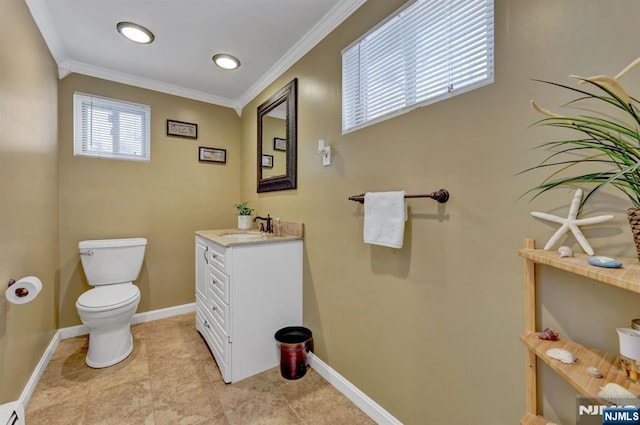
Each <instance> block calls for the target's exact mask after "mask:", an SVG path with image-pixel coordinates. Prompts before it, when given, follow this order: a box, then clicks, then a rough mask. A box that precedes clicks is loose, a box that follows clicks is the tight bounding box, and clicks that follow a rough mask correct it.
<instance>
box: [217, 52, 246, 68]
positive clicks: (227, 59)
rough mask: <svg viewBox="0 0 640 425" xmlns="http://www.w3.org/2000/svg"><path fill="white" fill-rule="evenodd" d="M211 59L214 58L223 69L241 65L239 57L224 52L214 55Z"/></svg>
mask: <svg viewBox="0 0 640 425" xmlns="http://www.w3.org/2000/svg"><path fill="white" fill-rule="evenodd" d="M211 59H213V63H215V64H216V65H218V66H219V67H220V68H223V69H236V68H237V67H239V66H240V61H239V60H238V58H236V57H234V56H231V55H227V54H224V53H219V54H217V55H213V57H212V58H211Z"/></svg>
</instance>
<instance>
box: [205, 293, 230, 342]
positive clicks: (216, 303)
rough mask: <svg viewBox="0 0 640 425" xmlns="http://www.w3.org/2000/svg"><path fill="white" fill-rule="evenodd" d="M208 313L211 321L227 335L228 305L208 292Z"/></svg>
mask: <svg viewBox="0 0 640 425" xmlns="http://www.w3.org/2000/svg"><path fill="white" fill-rule="evenodd" d="M208 301H209V305H208V306H207V307H208V308H209V313H210V314H211V317H212V318H213V320H214V321H215V322H216V323H217V324H218V325H219V326H220V327H221V328H222V330H224V331H225V333H227V334H229V305H228V304H225V303H224V302H223V301H222V300H221V299H220V298H219V297H218V296H217V295H216V294H215V292H209V298H208Z"/></svg>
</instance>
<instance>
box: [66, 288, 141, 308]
mask: <svg viewBox="0 0 640 425" xmlns="http://www.w3.org/2000/svg"><path fill="white" fill-rule="evenodd" d="M139 298H140V290H139V289H138V287H137V286H135V285H134V284H133V283H120V284H115V285H103V286H98V287H95V288H93V289H90V290H88V291H87V292H85V293H84V294H82V295H80V297H79V298H78V301H77V302H76V306H77V307H78V308H81V309H83V310H85V311H95V312H98V311H106V310H114V309H117V308H119V307H122V306H125V305H127V304H131V303H132V302H134V301H135V300H136V299H139Z"/></svg>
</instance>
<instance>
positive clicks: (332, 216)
mask: <svg viewBox="0 0 640 425" xmlns="http://www.w3.org/2000/svg"><path fill="white" fill-rule="evenodd" d="M402 3H403V1H400V0H394V1H391V0H369V1H368V2H367V3H366V4H365V5H364V6H362V8H361V9H360V10H358V11H357V12H356V13H355V14H354V15H353V16H352V17H350V18H349V19H348V20H347V21H346V22H345V23H344V24H343V25H341V26H340V27H338V28H337V29H336V30H335V31H334V32H333V33H331V34H330V35H329V36H327V37H326V39H325V40H324V41H323V42H322V43H321V44H319V45H318V46H316V48H314V49H313V50H312V51H311V52H310V53H309V54H307V55H306V56H305V57H304V58H303V59H301V60H300V61H299V62H298V63H297V64H296V65H294V66H293V67H292V69H290V70H289V71H288V72H286V73H285V75H283V76H282V77H281V78H279V79H278V80H277V81H276V82H275V83H274V84H273V85H272V86H271V87H269V88H268V89H267V90H265V91H264V92H263V93H262V94H260V95H259V96H258V97H257V98H256V99H254V100H253V101H252V102H251V103H250V104H249V105H248V106H247V107H246V108H245V109H244V111H243V116H242V122H243V149H244V152H245V154H244V156H243V169H244V170H245V171H244V172H243V199H248V200H250V201H251V203H252V205H253V206H254V207H255V208H257V213H260V214H262V215H263V214H265V213H271V215H272V216H278V217H282V219H283V220H300V221H303V222H304V223H305V257H304V261H305V263H304V272H305V273H304V322H305V325H307V326H309V327H310V328H311V329H312V330H313V332H314V337H315V340H316V349H317V350H316V351H317V354H318V355H319V356H320V358H322V359H323V360H325V361H326V362H328V363H329V364H330V365H331V367H333V368H334V369H336V370H337V371H338V372H339V373H341V374H343V375H344V376H345V377H346V378H347V379H349V380H350V381H351V382H353V383H354V384H355V385H356V386H358V387H359V388H360V389H361V390H363V391H364V392H365V393H366V394H368V395H369V396H370V397H372V398H373V399H374V400H376V401H377V402H378V403H380V404H381V405H382V406H383V407H385V408H386V409H387V410H388V411H389V412H391V413H392V414H393V415H395V416H396V417H397V418H398V419H399V420H400V421H402V422H403V423H405V424H407V425H410V424H416V425H417V424H425V423H429V424H448V425H462V424H465V425H470V424H515V423H518V421H519V418H520V416H521V414H522V413H523V411H524V392H525V389H524V349H523V347H522V345H521V343H520V341H519V339H518V336H519V334H520V332H521V330H522V328H523V317H522V315H523V308H522V304H523V290H522V288H523V282H522V275H523V273H522V261H521V259H520V258H519V257H517V255H516V250H517V249H519V248H520V247H521V246H522V243H523V239H524V238H525V237H534V238H536V239H537V240H538V244H539V245H544V243H545V242H546V240H547V239H548V238H549V237H550V236H551V234H552V233H553V232H554V230H555V226H550V225H547V224H545V223H543V222H539V221H536V220H534V219H533V218H531V217H530V216H529V212H530V211H532V210H534V211H550V212H556V213H558V214H560V215H564V214H566V212H567V208H568V204H569V201H570V198H571V195H572V192H571V191H569V190H564V189H563V190H558V191H556V192H555V193H553V194H550V195H548V196H544V197H542V198H539V199H537V200H535V201H534V202H532V203H528V202H527V200H526V199H523V200H519V199H518V197H519V195H520V194H522V193H523V192H524V191H526V190H527V189H528V188H530V187H531V186H532V185H534V184H535V183H537V182H538V181H539V180H540V177H541V174H539V173H538V174H535V173H534V174H529V175H524V176H515V174H516V173H517V172H518V171H521V170H523V169H525V168H527V167H529V166H532V165H534V164H536V162H537V161H538V160H539V159H540V158H542V155H543V152H539V151H532V150H530V148H531V147H532V146H533V145H535V144H536V143H538V142H541V141H544V140H549V138H550V137H552V136H553V135H554V134H555V133H554V132H552V131H546V130H543V129H538V128H533V129H532V128H528V127H529V125H530V124H531V123H533V122H534V121H535V120H537V119H538V116H537V115H536V114H535V113H534V112H532V111H531V110H530V109H529V106H528V105H529V100H530V99H531V98H534V97H535V98H536V99H538V100H539V101H541V102H542V104H543V105H545V106H547V107H549V108H552V109H557V108H558V107H559V105H561V104H562V103H564V102H565V101H566V100H568V99H567V98H566V97H564V96H563V95H562V94H561V93H560V92H559V91H558V90H556V89H553V88H549V87H545V86H543V85H541V84H538V83H535V82H533V81H531V79H532V78H541V79H551V80H556V81H559V82H568V80H567V76H568V75H569V74H576V73H577V74H583V75H593V74H600V73H606V74H615V73H617V72H618V71H619V70H620V69H622V68H623V67H624V66H625V65H626V64H627V63H629V62H630V61H631V60H633V59H635V58H636V57H637V56H638V54H639V53H638V49H637V48H636V47H635V45H634V43H632V42H623V40H634V39H635V38H636V30H635V28H636V17H637V16H638V15H639V14H640V3H638V2H636V1H634V0H621V1H616V2H602V1H599V0H568V1H562V2H557V1H551V0H522V1H510V0H496V2H495V4H496V18H495V23H496V42H495V54H496V73H495V75H496V77H495V83H494V84H493V85H490V86H487V87H484V88H481V89H478V90H476V91H473V92H470V93H467V94H463V95H461V96H458V97H456V98H453V99H450V100H447V101H443V102H440V103H437V104H435V105H432V106H428V107H424V108H421V109H417V110H415V111H413V112H410V113H408V114H405V115H402V116H400V117H397V118H393V119H391V120H388V121H385V122H383V123H380V124H377V125H374V126H370V127H368V128H365V129H362V130H359V131H356V132H354V133H351V134H348V135H346V136H342V135H341V124H340V120H341V115H340V114H341V99H340V92H341V88H340V86H341V75H340V73H341V65H340V51H341V49H343V48H344V47H345V46H347V45H348V44H350V43H351V42H352V41H354V40H355V39H357V38H358V37H359V36H360V35H361V34H363V33H364V32H366V31H367V30H368V29H369V28H371V27H372V26H373V25H375V24H376V23H377V22H379V21H380V20H382V19H383V18H384V17H386V16H387V15H388V14H389V13H390V12H391V11H393V10H394V9H396V8H397V7H398V6H400V5H401V4H402ZM638 74H640V71H636V75H634V76H633V77H631V76H630V77H626V78H627V82H628V84H629V87H638V82H640V78H638V77H640V75H638ZM295 77H297V78H298V79H299V82H298V87H299V88H298V93H299V95H298V96H299V97H298V101H299V103H298V114H299V120H298V144H299V148H298V188H297V190H290V191H283V192H275V193H266V194H260V195H258V194H256V188H255V174H254V173H255V171H253V170H254V167H253V164H255V160H256V158H255V143H256V142H255V133H256V124H255V123H256V108H257V106H258V105H259V104H260V103H262V102H263V101H265V100H266V99H267V98H268V97H269V96H270V95H272V94H273V93H274V92H275V91H276V90H277V89H279V88H280V87H282V86H284V85H285V84H286V83H287V82H289V81H290V80H291V79H293V78H295ZM634 94H636V95H638V94H639V91H638V90H635V91H634ZM318 139H324V140H326V142H327V144H328V145H331V147H332V154H333V164H332V166H331V167H322V164H321V158H320V156H319V155H318V154H317V140H318ZM441 187H444V188H447V189H449V191H450V192H451V200H450V201H449V202H448V203H447V204H446V205H445V206H440V205H438V204H437V203H435V202H434V201H431V200H411V201H409V208H410V219H409V221H408V223H407V226H406V233H405V247H404V248H403V249H401V250H394V249H389V248H383V247H377V246H371V245H365V244H363V242H362V224H363V208H362V206H360V205H359V204H356V203H353V202H349V201H347V197H348V196H349V195H353V194H357V193H361V192H363V191H385V190H397V189H404V190H406V191H407V192H408V193H423V192H428V191H432V190H436V189H438V188H441ZM598 201H599V202H598V203H595V204H592V205H591V206H589V207H588V208H587V209H586V210H585V214H587V215H598V214H602V213H605V212H607V213H614V214H615V215H616V218H615V221H614V222H611V223H607V224H604V225H598V226H596V227H594V228H592V229H589V228H587V229H586V230H585V233H586V235H587V237H588V238H589V239H590V240H591V242H592V245H593V246H594V247H595V248H596V250H597V252H599V253H601V254H605V255H611V256H618V255H626V256H634V255H635V253H634V251H633V246H632V240H631V235H630V232H629V230H628V225H627V224H626V222H625V218H624V210H625V208H626V207H627V204H626V202H625V201H624V200H623V199H621V198H620V197H619V196H618V195H617V194H613V195H609V194H603V195H602V196H600V197H599V199H598ZM567 243H568V244H570V245H572V246H574V248H576V250H579V247H578V246H577V245H576V244H575V242H574V240H573V239H572V238H569V239H568V242H567ZM541 274H542V281H543V283H542V285H541V288H542V307H540V311H541V313H542V314H541V315H542V319H541V320H542V324H543V325H553V326H556V327H557V328H559V329H560V331H561V333H562V334H563V335H568V336H570V337H572V338H575V339H577V340H579V341H583V342H586V343H589V344H593V345H596V346H598V347H600V348H604V349H608V350H610V351H615V350H616V344H617V337H616V335H615V327H616V326H623V325H626V324H627V323H628V322H629V320H630V319H631V318H633V317H637V316H638V315H639V313H640V312H639V311H638V307H637V305H638V302H639V301H640V298H639V297H638V296H634V295H631V294H629V293H627V292H624V291H621V290H618V289H613V288H609V287H607V286H605V285H599V284H595V283H593V282H590V281H588V280H584V279H577V278H569V276H568V275H567V274H566V273H553V272H549V271H548V270H544V271H543V272H542V273H541ZM559 323H560V324H561V325H560V324H559ZM542 383H543V387H544V390H543V392H544V395H545V397H544V401H543V404H544V405H545V411H546V412H547V414H548V415H549V416H550V417H551V418H559V420H560V422H561V423H575V419H574V416H573V415H574V410H575V398H574V396H575V393H574V392H573V391H572V389H571V387H570V386H569V385H568V384H566V383H564V382H562V381H561V380H560V379H558V378H557V377H555V376H554V375H552V374H550V373H548V371H547V370H546V369H545V370H543V372H542Z"/></svg>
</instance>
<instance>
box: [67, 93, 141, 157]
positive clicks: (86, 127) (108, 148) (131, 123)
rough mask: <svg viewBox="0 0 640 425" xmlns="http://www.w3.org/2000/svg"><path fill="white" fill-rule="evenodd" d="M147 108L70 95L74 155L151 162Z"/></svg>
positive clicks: (102, 98)
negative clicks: (71, 98) (71, 96)
mask: <svg viewBox="0 0 640 425" xmlns="http://www.w3.org/2000/svg"><path fill="white" fill-rule="evenodd" d="M150 117H151V108H150V107H149V106H147V105H140V104H137V103H130V102H124V101H121V100H116V99H108V98H105V97H99V96H93V95H89V94H83V93H74V94H73V139H74V141H73V155H74V156H88V157H94V158H109V159H122V160H128V161H144V162H149V161H150V160H151V151H150V139H151V136H150V131H149V127H150V125H149V121H150Z"/></svg>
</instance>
